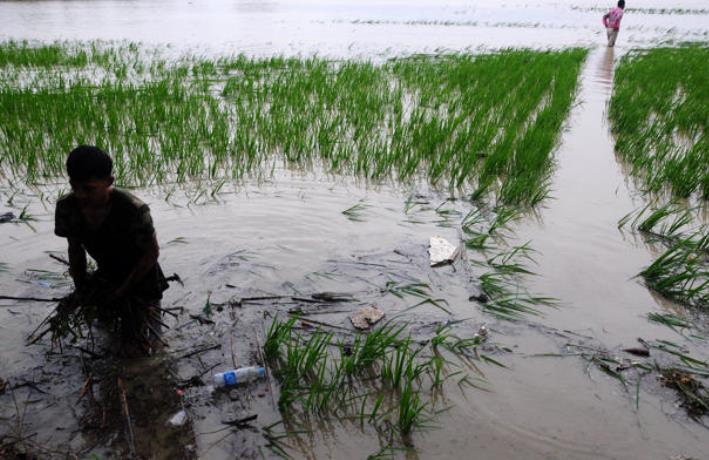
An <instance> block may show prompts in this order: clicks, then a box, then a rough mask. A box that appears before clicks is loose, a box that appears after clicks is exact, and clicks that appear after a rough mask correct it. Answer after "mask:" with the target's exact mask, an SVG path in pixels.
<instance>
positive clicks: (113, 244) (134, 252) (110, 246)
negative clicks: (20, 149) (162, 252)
mask: <svg viewBox="0 0 709 460" xmlns="http://www.w3.org/2000/svg"><path fill="white" fill-rule="evenodd" d="M110 200H111V201H110V206H111V207H110V210H109V212H108V215H107V216H106V218H105V219H104V221H103V223H102V224H101V225H100V226H99V228H97V229H91V228H90V227H89V225H88V223H87V222H86V219H85V218H84V215H83V214H82V212H81V207H80V205H79V201H78V199H77V198H76V196H75V195H74V194H73V193H69V194H68V195H65V196H63V197H62V198H60V199H59V201H57V207H56V212H55V218H54V233H55V234H56V235H57V236H61V237H65V238H72V239H76V240H78V241H79V242H80V243H81V245H82V246H83V247H84V249H85V250H86V252H88V253H89V255H90V256H91V257H92V258H93V259H94V260H95V261H96V263H97V265H98V271H97V275H98V276H100V277H103V278H105V279H107V280H108V281H112V282H116V283H120V282H122V281H123V280H125V278H126V277H127V276H128V275H129V274H130V272H131V271H132V270H133V268H134V267H135V265H136V264H137V263H138V261H139V260H140V258H141V257H142V256H143V255H144V254H145V252H146V250H147V249H148V248H149V246H150V244H151V242H152V239H153V236H154V235H155V228H154V227H153V220H152V218H151V217H150V209H149V208H148V205H147V204H145V203H143V202H142V201H141V200H140V199H139V198H137V197H135V196H133V195H132V194H130V193H128V192H127V191H125V190H121V189H118V188H114V189H113V191H112V192H111V198H110ZM165 289H167V282H166V281H165V277H164V275H163V273H162V270H161V269H160V265H159V264H157V263H156V264H155V266H154V267H153V268H152V269H151V270H150V271H149V272H148V273H147V274H146V275H145V276H144V277H143V279H142V280H141V281H140V282H138V284H137V285H136V287H135V290H134V292H133V294H134V295H136V296H138V297H142V298H144V299H159V298H162V292H163V291H164V290H165Z"/></svg>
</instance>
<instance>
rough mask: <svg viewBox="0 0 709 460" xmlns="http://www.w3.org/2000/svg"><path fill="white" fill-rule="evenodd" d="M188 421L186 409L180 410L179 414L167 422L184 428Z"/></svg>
mask: <svg viewBox="0 0 709 460" xmlns="http://www.w3.org/2000/svg"><path fill="white" fill-rule="evenodd" d="M186 421H187V412H185V410H184V409H182V410H180V411H179V412H177V413H175V415H173V416H172V418H170V420H168V421H167V423H169V424H170V425H172V426H182V425H184V424H185V422H186Z"/></svg>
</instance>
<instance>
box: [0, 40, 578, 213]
mask: <svg viewBox="0 0 709 460" xmlns="http://www.w3.org/2000/svg"><path fill="white" fill-rule="evenodd" d="M2 46H3V47H4V49H5V54H7V55H13V53H14V56H15V57H13V58H11V59H8V62H11V63H12V64H13V65H10V66H8V67H6V68H4V69H3V72H4V73H5V74H6V75H8V74H9V75H10V76H11V74H12V72H13V71H14V72H15V73H19V72H22V71H23V69H24V66H34V68H33V71H34V75H35V80H34V81H35V82H36V84H31V85H27V84H24V85H17V84H8V83H7V82H8V81H9V82H12V81H16V80H13V79H12V78H6V79H4V81H5V83H3V84H2V85H0V140H2V143H1V144H0V155H2V157H1V158H2V164H3V166H4V167H5V168H9V169H10V171H11V172H12V173H13V174H14V175H16V176H17V175H20V176H25V177H27V180H28V181H29V182H32V181H36V180H38V179H39V178H42V177H56V176H58V175H60V174H61V164H62V160H63V158H64V155H65V154H66V152H67V151H68V150H69V149H70V148H71V147H72V146H73V145H75V144H77V143H80V142H83V143H95V144H98V145H100V146H102V147H104V148H106V149H107V150H108V151H109V152H110V153H112V154H113V155H114V156H115V157H116V165H117V171H118V174H119V178H120V179H121V181H122V182H124V183H133V184H145V183H152V182H165V181H168V180H170V181H172V180H177V181H184V180H189V179H190V178H203V177H211V178H217V177H230V178H231V177H233V178H239V177H243V176H244V175H246V174H254V173H258V172H259V171H261V170H262V169H263V168H264V166H265V165H270V164H272V163H273V161H274V160H276V161H285V162H286V163H287V164H289V165H291V166H308V165H312V164H321V165H322V166H324V167H325V168H326V169H327V170H329V171H333V172H339V173H350V174H354V175H357V176H360V177H366V178H370V179H375V180H387V179H390V178H394V179H396V180H401V181H411V180H418V179H423V178H425V179H427V180H429V181H430V182H432V183H434V184H440V185H452V186H457V187H463V186H471V185H472V186H473V187H474V188H475V190H476V191H477V193H476V194H477V196H485V195H487V194H488V193H492V194H493V195H494V196H495V197H496V198H497V199H499V200H501V201H502V202H504V203H508V204H523V205H533V204H535V203H538V202H539V201H540V200H541V199H542V198H543V197H544V196H545V195H546V189H547V182H548V178H549V173H550V170H551V167H552V159H551V153H552V150H553V148H554V146H555V143H556V142H557V140H558V137H559V132H560V127H561V124H562V122H563V120H564V118H565V117H566V114H567V112H568V110H569V107H570V105H571V100H572V98H573V95H574V92H575V88H576V79H577V76H578V71H579V67H580V64H581V62H582V61H583V59H584V56H585V54H586V52H585V51H584V50H578V49H573V50H565V51H556V52H534V51H520V50H508V51H501V52H499V53H495V54H488V55H478V56H471V55H458V54H456V55H446V56H416V57H411V58H403V59H396V60H392V61H389V62H386V63H384V64H382V65H375V64H373V63H371V62H367V61H346V62H333V61H328V60H325V59H321V58H282V57H275V58H265V59H264V58H247V57H244V56H238V57H233V58H221V59H207V58H198V57H190V58H183V59H178V60H174V61H173V62H170V63H168V64H164V63H161V64H160V65H158V66H156V65H155V64H154V63H151V62H146V63H144V65H142V66H138V65H137V64H136V62H138V61H136V60H135V58H134V56H135V55H137V54H140V53H138V51H136V53H137V54H136V53H133V54H131V53H130V52H129V53H122V52H117V51H114V52H112V53H111V54H110V55H111V56H112V57H111V59H109V60H106V61H99V60H98V59H94V61H95V62H94V61H91V59H93V58H91V59H89V58H86V59H88V61H89V62H94V65H99V66H101V65H103V66H105V67H106V68H107V69H110V71H111V78H104V79H102V80H101V81H90V79H85V78H79V79H71V78H70V77H69V69H65V70H64V71H62V70H61V69H59V70H57V68H56V66H55V67H53V68H52V75H53V76H52V78H49V77H47V78H45V79H42V78H39V79H37V75H42V74H43V73H44V74H46V73H48V72H49V70H47V67H46V66H47V65H49V63H51V62H55V63H57V65H58V66H60V67H61V65H63V64H71V62H72V61H71V59H74V58H76V56H78V54H77V53H76V48H70V50H73V51H69V50H65V53H64V55H65V56H64V57H61V56H62V54H61V52H60V51H56V47H59V50H61V49H62V48H61V47H62V46H64V45H61V44H54V45H50V46H49V47H48V48H47V49H48V51H45V52H43V53H48V54H49V55H50V56H54V55H57V56H59V57H50V58H44V57H41V56H35V54H37V53H36V52H34V51H32V50H33V49H34V48H31V47H30V46H29V45H27V44H17V43H11V44H7V43H6V44H4V45H2ZM8 50H9V51H8ZM49 50H54V51H49ZM129 51H131V49H129ZM102 52H104V53H106V52H108V51H106V48H105V47H104V48H103V49H102ZM33 53H35V54H33ZM41 54H42V53H40V55H41ZM90 56H95V54H90ZM82 59H83V58H82ZM86 59H84V60H82V61H81V62H85V61H86ZM121 59H125V60H127V61H129V63H130V65H129V66H127V67H128V70H125V69H126V65H122V64H121ZM123 64H126V63H125V62H124V63H123ZM87 65H88V64H87ZM141 71H142V72H143V73H147V74H148V75H149V76H150V77H151V78H150V80H149V81H141V80H140V79H136V78H135V74H137V73H139V72H141ZM62 72H65V73H66V74H67V77H66V78H63V75H64V74H63V73H62ZM57 73H58V74H59V77H57Z"/></svg>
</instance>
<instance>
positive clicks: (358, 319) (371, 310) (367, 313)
mask: <svg viewBox="0 0 709 460" xmlns="http://www.w3.org/2000/svg"><path fill="white" fill-rule="evenodd" d="M382 318H384V312H383V311H381V310H380V309H379V308H377V307H374V306H372V307H362V308H360V309H359V310H357V311H356V312H354V313H353V314H352V316H350V321H352V325H353V326H354V327H356V328H357V329H362V330H364V329H369V327H370V326H372V325H374V324H376V323H377V322H379V320H380V319H382Z"/></svg>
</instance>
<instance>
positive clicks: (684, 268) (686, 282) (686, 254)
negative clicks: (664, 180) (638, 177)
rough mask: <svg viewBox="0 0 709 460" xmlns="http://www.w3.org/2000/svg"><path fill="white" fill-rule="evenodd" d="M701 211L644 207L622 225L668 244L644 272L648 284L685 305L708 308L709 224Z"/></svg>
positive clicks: (669, 205) (620, 225) (679, 206)
mask: <svg viewBox="0 0 709 460" xmlns="http://www.w3.org/2000/svg"><path fill="white" fill-rule="evenodd" d="M697 212H698V210H697V209H692V208H687V207H686V206H682V205H679V204H675V203H669V204H666V205H663V206H658V207H654V208H653V207H651V206H650V205H648V206H646V207H644V208H643V209H641V210H640V211H637V212H635V213H631V214H628V215H627V216H625V217H623V219H621V221H620V222H619V227H623V226H624V225H626V224H627V223H630V225H631V227H632V228H634V229H637V230H638V231H639V232H641V233H642V234H644V235H645V236H646V237H647V238H649V239H650V240H655V241H658V242H659V243H660V244H662V245H663V246H664V247H665V250H664V251H663V252H662V254H661V255H660V256H659V257H657V258H656V259H655V260H654V261H653V262H652V263H651V264H650V265H649V266H648V267H646V268H644V269H643V270H642V271H641V272H640V273H639V276H641V277H642V278H643V279H644V280H645V283H646V284H647V286H648V287H649V288H651V289H653V290H655V291H656V292H659V293H660V294H662V295H663V296H665V297H667V298H669V299H671V300H674V301H676V302H679V303H681V304H684V305H688V306H692V307H696V308H698V309H699V310H706V309H707V308H708V306H709V227H707V225H704V224H696V222H697V221H701V217H699V216H698V215H697Z"/></svg>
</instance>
